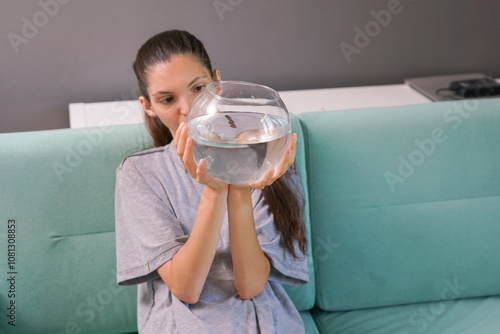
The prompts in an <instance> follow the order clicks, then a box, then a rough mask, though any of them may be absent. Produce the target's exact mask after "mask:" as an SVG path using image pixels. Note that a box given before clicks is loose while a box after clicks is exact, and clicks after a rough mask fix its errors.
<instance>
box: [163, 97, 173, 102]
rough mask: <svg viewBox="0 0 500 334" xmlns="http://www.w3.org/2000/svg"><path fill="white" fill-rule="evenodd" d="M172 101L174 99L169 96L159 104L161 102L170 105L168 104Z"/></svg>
mask: <svg viewBox="0 0 500 334" xmlns="http://www.w3.org/2000/svg"><path fill="white" fill-rule="evenodd" d="M173 99H174V98H173V97H171V96H169V97H166V98H164V99H163V100H161V102H163V103H170V102H172V100H173Z"/></svg>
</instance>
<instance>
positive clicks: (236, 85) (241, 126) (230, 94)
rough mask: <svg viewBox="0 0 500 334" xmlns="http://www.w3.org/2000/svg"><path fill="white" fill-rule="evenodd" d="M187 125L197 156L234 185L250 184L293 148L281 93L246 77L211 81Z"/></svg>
mask: <svg viewBox="0 0 500 334" xmlns="http://www.w3.org/2000/svg"><path fill="white" fill-rule="evenodd" d="M186 124H187V126H188V128H189V132H190V136H191V137H192V138H193V139H194V159H195V161H196V162H198V161H199V160H200V159H205V160H206V162H207V173H208V174H209V175H210V176H212V177H214V178H217V179H219V180H222V181H224V182H226V183H230V184H246V183H250V182H253V181H256V180H259V179H260V178H262V176H263V175H264V174H265V173H266V172H267V171H268V170H269V169H271V168H274V167H276V166H277V165H278V164H279V162H280V161H281V159H282V157H283V154H284V152H285V151H286V149H287V148H288V145H289V141H290V134H291V125H290V115H289V113H288V110H287V109H286V106H285V104H284V103H283V101H282V100H281V98H280V97H279V94H278V93H277V92H276V91H275V90H273V89H271V88H269V87H266V86H263V85H258V84H254V83H248V82H242V81H217V82H212V83H210V84H209V85H208V86H207V87H206V89H205V90H204V91H203V92H202V93H201V94H200V95H199V96H198V97H197V98H196V100H195V101H194V102H193V104H192V106H191V109H190V110H189V113H188V115H187V119H186Z"/></svg>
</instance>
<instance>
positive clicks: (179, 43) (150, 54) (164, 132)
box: [133, 30, 307, 258]
mask: <svg viewBox="0 0 500 334" xmlns="http://www.w3.org/2000/svg"><path fill="white" fill-rule="evenodd" d="M180 54H188V55H191V56H193V57H195V59H197V60H198V61H199V62H200V64H202V65H203V66H204V67H205V68H206V69H207V70H208V71H209V73H211V74H212V76H213V77H212V79H215V77H214V72H213V70H212V64H211V62H210V57H209V56H208V54H207V51H206V50H205V47H204V46H203V43H202V42H201V41H200V40H198V39H197V38H196V37H195V36H193V35H192V34H190V33H189V32H187V31H180V30H170V31H165V32H162V33H160V34H157V35H155V36H153V37H151V38H150V39H149V40H148V41H147V42H146V43H144V45H142V47H141V48H140V49H139V51H138V52H137V57H136V60H135V62H134V65H133V68H134V72H135V75H136V77H137V81H138V85H139V90H140V92H141V94H142V96H144V98H145V99H146V100H147V101H148V102H151V100H150V97H149V94H148V82H147V73H148V72H147V71H148V69H149V68H151V67H152V66H154V65H157V64H160V63H163V62H168V61H169V60H170V57H171V56H174V55H180ZM144 119H145V123H146V126H147V128H148V131H149V133H150V135H151V137H152V138H153V141H154V144H155V146H157V147H158V146H165V145H167V144H168V143H170V141H172V134H171V133H170V131H169V129H168V128H167V127H166V126H165V125H164V124H163V123H162V122H161V121H160V119H159V118H158V117H151V116H149V115H148V114H147V113H145V114H144ZM291 181H292V180H290V174H289V173H285V175H283V176H282V177H281V178H279V179H278V180H276V181H275V182H274V183H273V184H272V185H270V186H268V187H265V188H264V189H263V190H262V195H263V196H264V199H265V201H266V203H267V204H268V206H269V209H270V211H271V213H272V214H273V216H274V220H275V224H276V227H277V228H278V230H279V231H280V233H281V235H282V240H283V243H284V246H285V248H286V249H287V250H288V251H289V252H290V253H291V254H292V255H293V256H294V257H296V258H298V255H297V254H296V253H295V248H294V241H297V243H298V246H299V249H300V251H301V252H302V253H303V254H305V252H306V249H307V241H306V236H305V230H304V221H303V210H302V203H299V199H298V198H297V196H296V193H295V192H293V191H292V189H291V187H292V184H293V182H291Z"/></svg>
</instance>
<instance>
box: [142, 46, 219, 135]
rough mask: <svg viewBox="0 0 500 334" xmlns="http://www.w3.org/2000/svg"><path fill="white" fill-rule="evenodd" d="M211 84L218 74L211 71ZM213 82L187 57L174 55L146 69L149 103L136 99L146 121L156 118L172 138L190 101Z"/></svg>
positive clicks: (206, 72) (202, 67)
mask: <svg viewBox="0 0 500 334" xmlns="http://www.w3.org/2000/svg"><path fill="white" fill-rule="evenodd" d="M214 79H215V80H220V73H219V71H218V70H215V74H214ZM212 81H213V79H212V73H209V71H208V70H207V69H206V68H205V67H204V66H203V65H202V64H201V63H200V62H199V61H198V60H196V59H195V58H194V57H192V56H191V55H175V56H172V57H171V58H170V61H169V62H165V63H161V64H158V65H155V66H153V67H151V68H150V69H148V74H147V82H148V94H149V98H150V101H151V103H150V102H148V101H147V100H146V98H145V97H144V96H141V97H140V98H139V101H140V102H141V103H142V105H143V107H144V110H145V112H146V113H147V114H148V115H149V116H150V117H158V118H159V119H160V120H161V121H162V123H163V124H165V126H166V127H167V128H168V129H169V130H170V132H171V133H172V136H175V131H176V130H177V128H178V127H179V124H180V123H181V122H183V121H185V120H186V115H187V113H188V111H189V108H190V107H191V104H193V101H194V99H195V98H196V97H197V96H198V95H199V94H200V93H201V92H202V91H203V90H204V89H205V87H206V86H207V85H208V84H209V83H211V82H212Z"/></svg>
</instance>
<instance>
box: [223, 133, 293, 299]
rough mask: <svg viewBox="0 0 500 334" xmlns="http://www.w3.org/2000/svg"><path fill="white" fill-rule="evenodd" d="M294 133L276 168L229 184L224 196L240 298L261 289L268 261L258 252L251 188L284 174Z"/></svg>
mask: <svg viewBox="0 0 500 334" xmlns="http://www.w3.org/2000/svg"><path fill="white" fill-rule="evenodd" d="M296 149H297V134H295V133H293V134H292V135H291V140H290V145H289V147H288V149H287V150H286V151H285V153H284V155H283V158H282V160H281V162H280V163H279V164H278V166H276V168H273V169H270V170H269V171H268V172H267V173H266V174H265V175H264V176H263V177H262V178H261V179H260V180H258V181H256V182H253V183H250V184H247V185H230V186H229V194H228V199H227V211H228V218H229V238H230V245H231V256H232V259H233V268H234V280H235V284H236V289H237V290H238V293H239V295H240V297H241V298H242V299H250V298H253V297H255V296H257V295H258V294H259V293H261V292H262V290H263V289H264V287H265V285H266V283H267V279H268V278H269V273H270V270H271V263H270V261H269V259H268V257H267V256H266V255H265V254H264V252H263V251H262V249H261V247H260V244H259V240H258V238H257V231H256V229H255V220H254V215H253V205H252V198H251V189H252V188H254V189H263V188H264V187H266V186H268V185H271V184H272V183H273V182H274V181H276V180H277V179H278V178H279V177H281V176H282V175H283V174H285V172H286V170H287V169H288V167H290V166H291V165H292V164H293V162H294V160H295V152H296Z"/></svg>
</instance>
